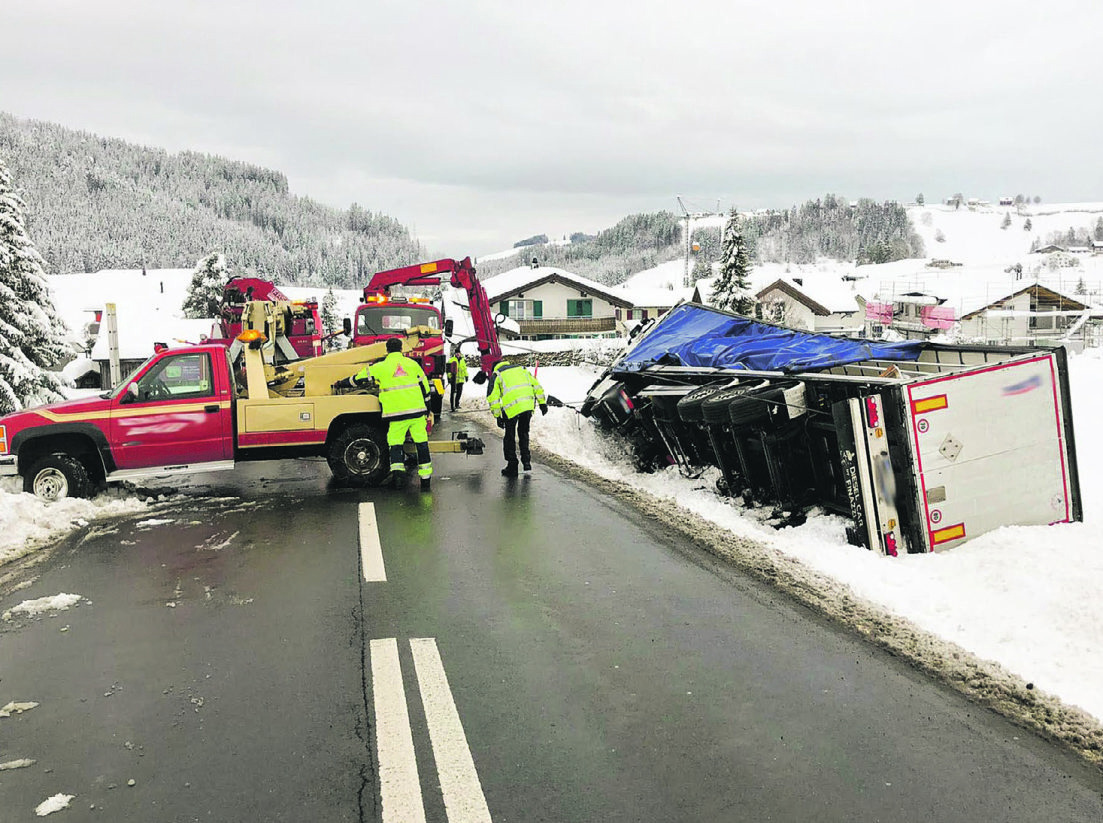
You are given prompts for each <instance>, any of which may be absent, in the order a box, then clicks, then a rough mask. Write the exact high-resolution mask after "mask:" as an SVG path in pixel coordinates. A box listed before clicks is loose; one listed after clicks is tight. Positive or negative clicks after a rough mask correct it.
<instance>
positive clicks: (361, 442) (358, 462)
mask: <svg viewBox="0 0 1103 823" xmlns="http://www.w3.org/2000/svg"><path fill="white" fill-rule="evenodd" d="M326 461H327V462H328V463H329V470H330V471H331V472H333V476H334V477H335V478H337V479H338V480H340V481H342V482H345V483H349V484H352V485H354V486H378V485H379V484H380V483H382V482H383V480H384V479H385V478H386V477H387V476H388V475H389V474H390V470H391V458H390V449H389V447H388V446H387V433H386V430H384V429H382V428H380V427H379V426H369V425H366V424H358V425H355V426H349V427H348V428H347V429H345V430H344V431H343V432H341V433H340V434H339V435H337V436H336V437H335V438H334V439H333V442H332V443H331V444H330V446H329V454H327V455H326Z"/></svg>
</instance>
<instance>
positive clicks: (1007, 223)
mask: <svg viewBox="0 0 1103 823" xmlns="http://www.w3.org/2000/svg"><path fill="white" fill-rule="evenodd" d="M1010 225H1011V212H1009V211H1005V212H1004V213H1003V220H1002V222H1001V223H1000V228H1001V229H1006V228H1008V227H1009V226H1010Z"/></svg>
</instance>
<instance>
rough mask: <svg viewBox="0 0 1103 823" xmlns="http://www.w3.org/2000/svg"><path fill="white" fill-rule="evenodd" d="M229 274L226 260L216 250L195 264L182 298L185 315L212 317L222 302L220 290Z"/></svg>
mask: <svg viewBox="0 0 1103 823" xmlns="http://www.w3.org/2000/svg"><path fill="white" fill-rule="evenodd" d="M229 279H230V275H229V272H228V271H227V270H226V260H225V258H224V257H223V256H222V255H221V254H219V253H218V252H213V253H212V254H208V255H207V256H206V257H204V258H203V259H202V260H200V261H199V262H198V263H197V264H196V266H195V272H194V273H193V274H192V276H191V283H189V284H188V294H187V297H186V298H185V299H184V307H183V308H184V316H185V317H197V318H202V317H214V316H215V315H217V314H218V308H219V306H220V305H221V303H222V290H223V288H224V287H225V285H226V283H227V281H229Z"/></svg>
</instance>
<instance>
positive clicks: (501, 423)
mask: <svg viewBox="0 0 1103 823" xmlns="http://www.w3.org/2000/svg"><path fill="white" fill-rule="evenodd" d="M497 420H498V428H499V429H504V428H505V427H506V419H505V418H504V417H499V418H497Z"/></svg>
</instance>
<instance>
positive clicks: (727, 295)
mask: <svg viewBox="0 0 1103 823" xmlns="http://www.w3.org/2000/svg"><path fill="white" fill-rule="evenodd" d="M722 253H723V257H722V262H721V267H720V277H719V278H717V281H716V285H715V286H714V288H713V290H712V293H711V294H710V295H709V300H710V301H711V302H712V304H713V305H714V306H716V307H717V308H719V309H727V310H728V311H733V312H735V313H736V314H742V315H748V316H749V315H750V313H751V311H752V309H753V308H754V304H755V300H754V297H753V295H751V281H750V256H749V255H748V254H747V244H746V242H744V240H743V233H742V231H741V229H740V226H739V213H738V212H737V211H736V210H735V209H734V208H732V210H731V211H730V212H729V213H728V220H727V222H726V223H725V224H724V242H723V248H722Z"/></svg>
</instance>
